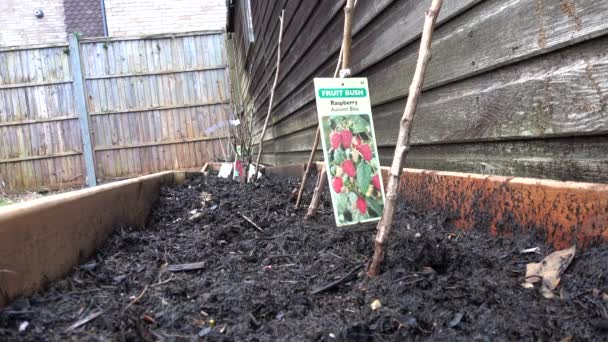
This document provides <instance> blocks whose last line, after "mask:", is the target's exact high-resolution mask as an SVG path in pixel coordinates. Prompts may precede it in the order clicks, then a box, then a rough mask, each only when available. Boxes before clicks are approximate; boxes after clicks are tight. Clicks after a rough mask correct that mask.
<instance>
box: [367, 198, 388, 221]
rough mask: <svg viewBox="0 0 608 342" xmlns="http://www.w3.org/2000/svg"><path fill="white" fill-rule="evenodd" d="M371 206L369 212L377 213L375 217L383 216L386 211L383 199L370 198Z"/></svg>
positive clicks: (368, 202)
mask: <svg viewBox="0 0 608 342" xmlns="http://www.w3.org/2000/svg"><path fill="white" fill-rule="evenodd" d="M367 205H368V206H369V208H368V211H369V210H371V211H373V212H374V213H375V215H373V216H374V217H377V216H381V215H382V212H383V211H384V203H382V197H380V198H369V199H368V200H367Z"/></svg>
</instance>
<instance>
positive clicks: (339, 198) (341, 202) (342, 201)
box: [332, 190, 349, 211]
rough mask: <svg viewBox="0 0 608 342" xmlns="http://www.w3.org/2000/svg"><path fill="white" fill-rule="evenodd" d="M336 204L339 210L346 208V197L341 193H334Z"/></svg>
mask: <svg viewBox="0 0 608 342" xmlns="http://www.w3.org/2000/svg"><path fill="white" fill-rule="evenodd" d="M332 191H333V190H332ZM336 205H337V207H338V210H339V211H342V210H344V209H347V208H348V207H349V205H348V197H347V196H345V195H343V194H336Z"/></svg>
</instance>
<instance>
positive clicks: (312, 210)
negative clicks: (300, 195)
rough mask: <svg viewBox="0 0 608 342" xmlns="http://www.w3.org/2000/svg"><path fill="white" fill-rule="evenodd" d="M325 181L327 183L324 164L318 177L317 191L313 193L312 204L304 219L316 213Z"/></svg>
mask: <svg viewBox="0 0 608 342" xmlns="http://www.w3.org/2000/svg"><path fill="white" fill-rule="evenodd" d="M325 183H327V170H325V166H324V167H323V168H322V169H321V172H320V173H319V177H318V178H317V186H316V187H315V192H314V194H313V195H312V200H311V201H310V205H309V206H308V212H307V213H306V216H305V217H304V220H308V219H310V218H311V217H313V216H315V213H316V212H317V209H318V208H319V204H320V203H321V194H322V193H323V188H324V187H325Z"/></svg>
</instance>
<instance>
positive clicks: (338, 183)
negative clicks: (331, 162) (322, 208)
mask: <svg viewBox="0 0 608 342" xmlns="http://www.w3.org/2000/svg"><path fill="white" fill-rule="evenodd" d="M332 185H333V187H334V191H335V192H336V193H338V194H339V193H340V192H342V185H344V183H343V182H342V178H340V177H334V181H333V182H332Z"/></svg>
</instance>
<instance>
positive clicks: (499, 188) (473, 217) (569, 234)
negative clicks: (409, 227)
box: [317, 163, 608, 249]
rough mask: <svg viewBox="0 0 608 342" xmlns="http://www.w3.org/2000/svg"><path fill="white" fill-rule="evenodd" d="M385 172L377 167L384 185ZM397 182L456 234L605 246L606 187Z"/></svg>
mask: <svg viewBox="0 0 608 342" xmlns="http://www.w3.org/2000/svg"><path fill="white" fill-rule="evenodd" d="M321 166H322V163H317V168H320V167H321ZM388 172H389V168H388V167H382V178H383V180H384V181H385V182H386V180H387V179H388V177H387V175H388ZM401 177H402V178H401V187H400V193H401V195H402V196H404V198H405V199H406V200H408V201H409V203H411V204H412V205H414V206H416V207H419V208H425V209H433V210H438V211H440V212H443V213H445V214H446V215H447V217H448V218H449V221H450V222H451V223H452V224H454V226H455V227H456V228H459V229H474V228H480V229H489V231H490V232H491V233H492V234H494V235H510V234H513V233H517V232H519V231H528V230H536V231H538V232H539V233H540V234H541V235H544V236H545V237H546V241H547V243H548V244H551V245H553V246H554V247H555V248H557V249H561V248H566V247H569V246H571V245H572V244H576V245H577V246H578V247H579V248H585V247H588V246H589V245H591V244H593V243H594V242H601V243H607V242H608V184H595V183H581V182H562V181H555V180H546V179H534V178H518V177H501V176H485V175H480V174H471V173H459V172H444V171H429V170H418V169H407V168H406V169H404V172H403V173H402V175H401Z"/></svg>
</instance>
